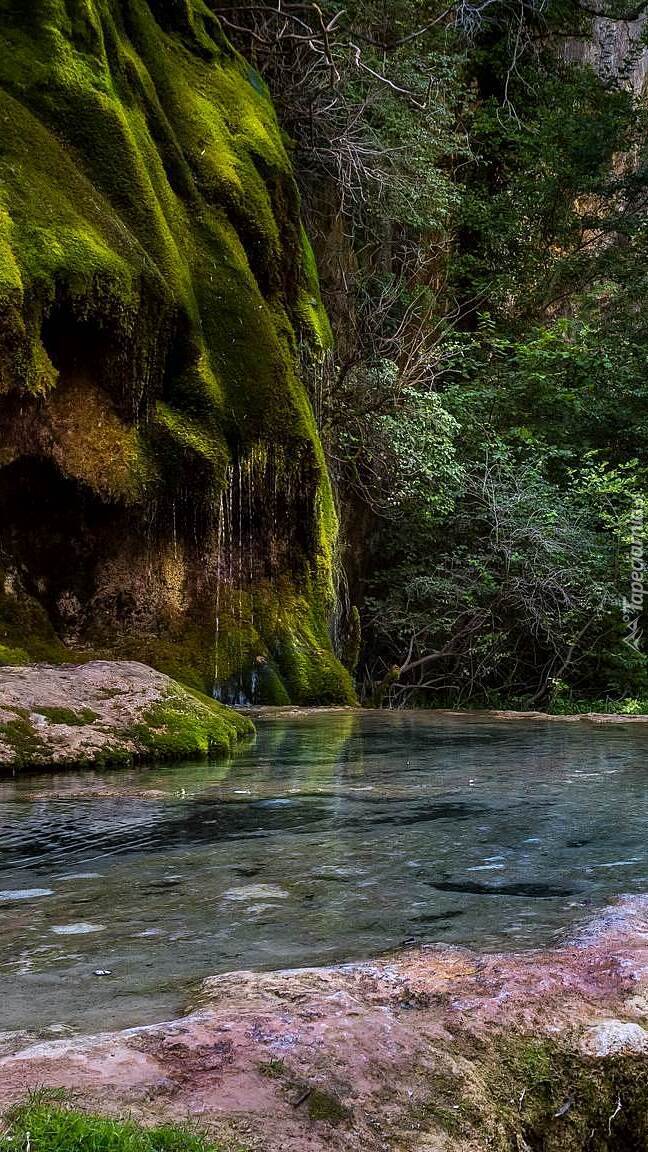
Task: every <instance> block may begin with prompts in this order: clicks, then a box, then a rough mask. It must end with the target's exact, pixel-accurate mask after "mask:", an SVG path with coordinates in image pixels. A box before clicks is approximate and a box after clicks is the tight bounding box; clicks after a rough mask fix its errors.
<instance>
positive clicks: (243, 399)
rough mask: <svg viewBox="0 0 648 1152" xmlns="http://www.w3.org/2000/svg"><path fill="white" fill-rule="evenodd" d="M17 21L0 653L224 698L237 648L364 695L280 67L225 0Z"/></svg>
mask: <svg viewBox="0 0 648 1152" xmlns="http://www.w3.org/2000/svg"><path fill="white" fill-rule="evenodd" d="M0 25H1V27H0V416H1V418H2V428H3V432H2V438H1V440H0V520H1V522H2V524H3V546H2V553H1V554H0V565H1V567H2V571H3V577H4V589H3V590H1V591H0V644H2V645H3V646H4V649H11V650H16V649H21V650H24V651H26V652H27V653H28V655H29V656H30V657H31V658H32V659H39V658H41V659H42V658H47V659H54V660H56V659H66V658H69V657H68V653H69V652H70V650H71V651H72V654H73V656H74V658H75V659H78V658H79V653H80V652H85V653H86V654H90V653H95V654H96V653H102V654H104V653H105V654H113V653H115V654H122V653H123V654H130V655H137V656H138V657H139V658H144V659H149V660H150V661H151V662H152V663H154V664H156V665H157V666H158V667H161V668H164V669H170V670H172V671H173V672H174V674H176V675H178V676H181V677H182V678H183V679H185V680H186V681H187V682H188V683H192V684H194V685H195V686H196V687H201V688H203V689H206V690H207V691H208V692H211V691H212V690H213V688H214V681H215V679H217V676H216V669H217V666H218V660H219V656H218V652H217V651H215V647H216V639H217V638H218V646H219V648H222V651H223V659H222V661H221V662H222V663H223V662H226V663H227V664H228V673H227V675H228V678H229V680H230V681H231V682H232V683H234V682H236V683H237V684H239V685H241V686H242V685H244V684H245V685H247V686H248V687H249V686H250V684H252V685H253V686H254V687H255V689H256V690H257V691H258V692H259V693H260V694H261V695H262V694H263V681H264V679H265V680H267V681H268V683H270V682H272V683H275V681H276V682H277V683H278V685H279V687H278V688H277V692H278V693H279V694H281V692H282V691H283V692H284V693H285V694H287V695H290V696H291V698H293V699H297V700H306V699H307V700H311V701H314V700H317V699H319V698H320V695H322V696H323V698H325V699H327V700H331V699H332V700H340V701H349V700H351V699H352V698H353V693H352V687H351V682H350V679H349V677H348V675H347V674H346V673H345V672H344V670H343V669H342V668H341V666H340V665H339V664H338V663H337V661H336V660H335V657H334V656H333V654H332V651H331V647H330V641H329V637H328V615H329V612H330V607H331V597H332V563H333V550H334V546H335V537H336V532H337V521H336V515H335V509H334V504H333V499H332V494H331V489H330V483H329V479H328V475H327V471H326V466H325V462H324V457H323V454H322V449H321V445H320V442H319V438H318V435H317V429H316V426H315V422H314V419H313V413H312V410H311V406H310V403H309V400H308V396H307V392H306V388H305V386H304V384H303V382H302V380H301V379H300V376H299V349H300V347H301V348H303V347H306V348H307V349H310V353H309V354H310V355H313V356H315V357H316V356H318V355H321V354H323V351H324V349H325V347H326V345H327V343H328V341H329V340H330V330H329V327H328V321H327V318H326V314H325V312H324V310H323V308H322V304H321V300H320V297H319V290H318V284H317V271H316V267H315V264H314V260H313V257H312V252H311V250H310V246H309V244H308V239H307V237H306V235H305V233H304V230H303V227H302V225H301V222H300V217H299V199H298V194H297V190H296V185H295V182H294V179H293V175H292V171H291V165H290V161H289V158H288V155H287V152H286V148H285V145H284V141H283V139H282V135H281V132H280V129H279V126H278V124H277V120H276V117H275V114H274V110H273V107H272V103H271V101H270V98H269V96H268V93H267V90H266V88H265V85H264V83H263V81H262V79H261V77H260V76H259V75H258V74H257V73H256V72H255V71H254V70H253V69H252V68H250V66H249V65H248V64H247V63H246V62H245V61H244V60H243V59H242V58H241V57H240V56H239V55H238V54H237V53H236V52H235V51H234V50H233V49H232V48H231V46H230V45H229V43H228V42H227V40H226V38H225V37H224V35H223V33H222V31H221V28H220V25H219V23H218V20H217V18H216V17H215V15H214V14H213V12H212V11H211V10H210V8H209V6H208V5H207V4H206V3H204V2H203V0H183V2H181V3H177V2H173V0H128V2H127V0H38V2H37V3H33V4H30V5H25V4H23V3H22V2H21V0H0ZM259 461H262V462H263V464H262V465H261V464H260V463H259ZM243 474H244V475H246V476H247V475H250V476H252V477H253V478H254V477H256V486H255V487H254V491H253V492H247V490H246V491H245V492H244V491H243V488H242V487H241V483H240V478H241V475H243ZM237 479H238V481H239V483H238V489H237V487H236V482H237ZM237 492H238V495H237ZM223 508H225V509H226V510H227V513H228V516H229V537H228V539H227V541H225V540H224V539H223V519H224V517H223V516H221V509H223ZM221 600H222V602H223V604H222V605H221ZM225 601H228V602H229V611H227V610H226V611H225V612H224V613H223V614H222V618H221V617H220V610H221V607H226V605H225ZM253 601H254V602H255V603H256V602H258V606H259V608H258V611H257V612H256V614H254V608H253V604H252V602H253ZM244 602H246V603H247V604H248V607H249V615H248V617H247V618H245V617H244V616H243V611H242V605H243V603H244ZM233 605H237V607H236V609H234V608H233V607H232V606H233ZM266 626H267V630H266V631H264V627H266ZM242 634H245V636H244V641H245V642H243V640H242V639H241V636H242ZM4 649H3V650H4ZM0 654H1V653H0ZM9 659H11V656H9ZM259 667H263V668H267V669H268V670H269V673H268V675H267V676H256V674H255V673H256V670H257V669H258V668H259ZM320 690H321V691H320ZM229 694H230V695H231V694H232V692H231V691H230V693H229ZM238 694H239V695H241V694H245V692H244V688H243V687H239V689H238ZM234 695H236V693H234Z"/></svg>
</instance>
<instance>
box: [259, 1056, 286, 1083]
mask: <svg viewBox="0 0 648 1152" xmlns="http://www.w3.org/2000/svg"><path fill="white" fill-rule="evenodd" d="M259 1072H260V1073H261V1075H262V1076H267V1077H268V1078H269V1079H270V1080H283V1079H284V1077H285V1076H286V1074H287V1069H286V1065H285V1063H284V1061H283V1060H278V1059H272V1060H264V1061H263V1062H262V1063H261V1064H259Z"/></svg>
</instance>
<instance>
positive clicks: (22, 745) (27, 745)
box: [0, 715, 46, 768]
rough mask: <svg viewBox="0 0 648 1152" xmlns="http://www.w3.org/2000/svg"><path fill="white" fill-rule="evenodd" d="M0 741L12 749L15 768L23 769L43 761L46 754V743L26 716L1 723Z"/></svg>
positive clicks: (18, 716) (19, 716)
mask: <svg viewBox="0 0 648 1152" xmlns="http://www.w3.org/2000/svg"><path fill="white" fill-rule="evenodd" d="M0 740H3V741H4V742H5V743H6V744H8V745H9V747H10V748H11V750H12V752H13V755H14V761H13V767H15V768H22V767H25V766H26V765H28V764H32V763H34V762H35V761H38V760H39V759H42V757H43V755H44V754H45V752H46V745H45V743H44V741H43V740H42V738H41V736H40V735H39V734H38V732H37V731H36V729H35V728H34V725H33V724H32V723H31V721H30V720H29V719H28V718H27V716H25V715H17V716H16V718H15V720H7V721H5V722H4V723H0Z"/></svg>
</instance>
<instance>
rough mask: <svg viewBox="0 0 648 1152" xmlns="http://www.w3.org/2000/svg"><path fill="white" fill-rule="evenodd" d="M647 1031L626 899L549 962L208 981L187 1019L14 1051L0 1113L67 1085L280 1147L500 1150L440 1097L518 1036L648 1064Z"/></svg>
mask: <svg viewBox="0 0 648 1152" xmlns="http://www.w3.org/2000/svg"><path fill="white" fill-rule="evenodd" d="M647 1028H648V898H625V899H624V900H622V901H621V902H620V903H619V905H618V906H616V907H615V908H613V909H611V910H608V911H606V912H605V913H603V914H602V915H601V916H600V917H598V918H597V920H596V921H594V922H593V923H592V925H591V926H590V927H589V928H588V929H587V930H586V931H584V932H583V933H582V934H581V935H580V936H579V937H578V938H576V939H575V940H574V941H573V942H571V943H568V944H566V945H564V946H562V947H558V948H555V949H553V950H548V951H533V952H525V953H518V954H514V953H508V954H477V953H474V952H470V951H468V950H466V949H459V948H450V947H445V946H435V947H426V948H421V949H415V950H412V951H407V952H403V953H400V954H398V955H396V956H392V957H389V958H385V959H381V960H378V961H376V962H374V963H370V964H369V963H367V964H352V965H344V966H341V967H335V968H321V969H316V968H313V969H302V970H294V971H285V972H278V973H273V974H256V973H250V972H235V973H231V974H228V975H224V976H218V977H213V978H211V979H209V980H207V981H206V982H205V983H204V985H203V989H202V993H201V997H200V1001H199V1003H198V1004H197V1005H196V1008H195V1010H194V1011H192V1012H191V1013H190V1014H189V1015H187V1016H185V1017H183V1018H182V1019H179V1020H176V1021H172V1022H168V1023H163V1024H159V1025H155V1026H148V1027H143V1028H133V1029H130V1030H127V1031H123V1032H117V1033H105V1034H102V1035H99V1036H94V1037H89V1038H72V1039H66V1040H58V1041H54V1042H47V1043H36V1044H31V1045H28V1046H25V1041H24V1039H23V1040H22V1041H21V1040H20V1038H15V1041H14V1045H13V1047H14V1049H15V1050H14V1051H9V1052H8V1054H6V1055H5V1056H4V1057H3V1058H2V1059H0V1110H2V1109H3V1108H6V1107H7V1106H9V1105H10V1104H11V1103H13V1102H15V1101H16V1100H18V1099H20V1098H21V1097H22V1096H23V1095H24V1093H25V1091H26V1090H28V1089H30V1088H35V1087H40V1086H48V1087H61V1086H62V1087H65V1088H67V1089H70V1090H72V1091H74V1092H75V1093H77V1094H78V1096H79V1099H80V1102H81V1104H82V1105H83V1106H87V1107H93V1108H98V1109H100V1110H107V1111H112V1112H115V1111H116V1112H119V1113H124V1112H128V1113H129V1114H132V1115H134V1116H137V1117H140V1118H142V1119H143V1120H144V1121H151V1120H153V1119H156V1120H159V1119H160V1118H172V1119H184V1118H187V1117H191V1118H194V1119H195V1118H199V1119H200V1120H201V1121H202V1122H204V1123H205V1124H206V1125H207V1127H209V1128H211V1129H215V1130H216V1131H217V1132H218V1133H219V1135H220V1136H221V1137H222V1136H223V1134H224V1133H225V1134H226V1135H227V1134H228V1133H229V1134H231V1133H234V1134H235V1135H236V1139H237V1140H240V1141H242V1142H243V1143H244V1144H245V1145H246V1146H248V1147H253V1148H262V1149H267V1150H268V1152H279V1150H284V1149H286V1150H288V1152H303V1150H305V1149H310V1150H319V1149H322V1150H323V1149H340V1152H342V1149H344V1150H345V1152H351V1150H357V1152H360V1150H363V1152H370V1150H373V1149H375V1150H382V1149H385V1150H386V1149H401V1148H402V1149H406V1148H407V1149H409V1148H420V1149H423V1148H425V1149H426V1150H429V1152H432V1150H433V1149H438V1150H439V1152H441V1150H442V1149H450V1148H462V1149H464V1148H465V1149H473V1148H481V1147H482V1146H483V1147H484V1148H486V1147H491V1145H490V1144H488V1143H487V1142H485V1143H484V1144H483V1145H482V1144H480V1143H474V1140H473V1138H472V1137H471V1138H470V1139H468V1138H467V1137H465V1136H462V1135H461V1134H459V1135H457V1134H455V1135H452V1134H448V1132H447V1131H446V1130H445V1129H444V1126H443V1124H441V1123H440V1122H439V1120H438V1116H437V1115H436V1113H434V1108H432V1113H430V1108H431V1107H432V1105H433V1104H434V1100H435V1099H436V1097H435V1091H436V1092H437V1095H438V1089H435V1088H434V1085H437V1086H438V1085H439V1084H440V1083H444V1084H446V1085H447V1084H448V1083H450V1084H453V1083H456V1085H457V1087H456V1102H455V1103H452V1102H451V1103H450V1104H449V1105H448V1106H447V1107H446V1108H445V1112H448V1110H450V1111H451V1109H452V1108H457V1109H459V1108H460V1106H461V1101H462V1099H463V1098H464V1097H468V1096H469V1097H470V1098H471V1099H473V1098H474V1099H476V1098H477V1097H476V1095H475V1094H476V1092H477V1089H476V1087H475V1085H477V1084H478V1083H479V1082H480V1077H481V1079H483V1078H484V1075H485V1073H484V1071H483V1068H482V1066H481V1064H480V1062H482V1063H483V1064H484V1067H485V1066H486V1064H487V1062H488V1061H490V1062H491V1065H492V1063H493V1060H497V1055H496V1054H495V1056H493V1052H495V1053H497V1045H498V1044H501V1043H502V1042H503V1041H505V1040H506V1038H507V1037H511V1038H515V1040H516V1042H519V1040H520V1038H521V1037H525V1036H532V1037H534V1038H535V1039H536V1040H537V1039H538V1038H541V1039H542V1038H547V1039H548V1040H551V1042H552V1043H558V1044H560V1045H561V1046H562V1047H563V1048H564V1050H566V1051H568V1052H573V1053H574V1054H575V1055H576V1056H578V1057H579V1058H585V1059H589V1060H594V1061H596V1060H597V1059H598V1060H601V1061H602V1060H604V1059H605V1058H606V1057H608V1056H618V1055H619V1054H622V1055H623V1054H635V1055H638V1056H639V1057H641V1056H642V1055H643V1054H644V1053H645V1052H648V1031H647V1030H646V1029H647ZM8 1044H9V1038H7V1037H5V1051H7V1046H8ZM450 1099H451V1101H452V1099H454V1097H452V1095H451V1097H450ZM431 1100H432V1104H431ZM437 1111H438V1108H437Z"/></svg>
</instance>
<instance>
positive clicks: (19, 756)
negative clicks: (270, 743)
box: [0, 660, 253, 774]
mask: <svg viewBox="0 0 648 1152" xmlns="http://www.w3.org/2000/svg"><path fill="white" fill-rule="evenodd" d="M252 730H253V729H252V725H251V723H250V721H249V720H247V719H245V718H244V717H242V716H239V715H238V714H237V713H236V712H233V711H232V710H231V709H229V708H224V707H223V706H222V705H220V704H217V703H216V702H215V701H213V700H210V699H208V697H206V696H202V694H201V693H198V692H193V691H191V690H190V689H187V688H184V687H182V685H180V684H178V683H176V682H175V681H174V680H171V679H169V677H168V676H164V675H163V674H162V673H161V672H156V671H154V670H153V669H152V668H148V667H147V666H146V665H145V664H138V663H136V662H135V661H107V660H93V661H91V662H89V663H87V664H79V665H72V664H63V665H50V664H33V665H29V666H27V667H3V668H0V774H2V772H8V771H15V770H20V769H25V768H39V767H48V766H55V765H63V764H64V765H73V766H83V765H95V766H101V765H107V764H125V763H131V762H133V761H138V760H146V759H151V760H156V759H168V758H173V759H181V758H182V757H189V756H202V755H205V756H206V755H210V754H213V753H220V754H223V753H227V752H228V750H229V749H230V748H231V747H232V745H233V744H234V743H235V742H236V740H237V739H238V737H239V736H241V735H244V734H245V733H247V732H251V731H252Z"/></svg>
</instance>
